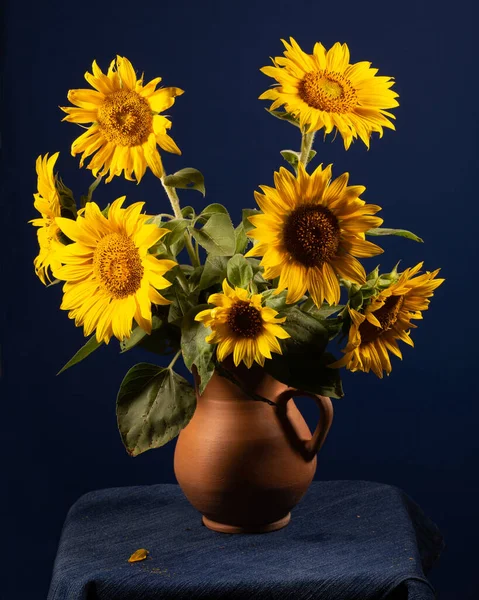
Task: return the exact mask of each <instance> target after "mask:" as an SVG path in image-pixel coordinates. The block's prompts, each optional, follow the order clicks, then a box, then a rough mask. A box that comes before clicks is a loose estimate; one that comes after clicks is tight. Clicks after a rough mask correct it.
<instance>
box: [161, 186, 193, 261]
mask: <svg viewBox="0 0 479 600" xmlns="http://www.w3.org/2000/svg"><path fill="white" fill-rule="evenodd" d="M161 183H162V185H163V188H164V190H165V192H166V195H167V196H168V199H169V201H170V204H171V208H172V209H173V213H174V215H175V217H176V218H177V219H182V218H183V214H182V212H181V207H180V199H179V198H178V194H177V193H176V190H175V188H174V187H170V186H169V185H165V175H163V177H162V178H161ZM184 235H185V246H186V251H187V252H188V256H189V257H190V260H191V264H192V265H193V266H194V267H199V266H200V261H199V260H198V257H197V256H196V252H195V249H194V248H193V244H192V242H191V234H190V233H189V232H187V231H185V234H184Z"/></svg>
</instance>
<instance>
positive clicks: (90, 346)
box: [57, 334, 103, 375]
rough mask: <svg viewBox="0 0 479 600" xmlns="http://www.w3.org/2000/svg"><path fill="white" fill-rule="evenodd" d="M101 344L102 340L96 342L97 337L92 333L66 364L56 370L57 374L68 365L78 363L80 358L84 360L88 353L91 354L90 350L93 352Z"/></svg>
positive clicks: (71, 365)
mask: <svg viewBox="0 0 479 600" xmlns="http://www.w3.org/2000/svg"><path fill="white" fill-rule="evenodd" d="M102 344H103V341H101V342H98V341H97V339H96V336H95V334H93V335H92V336H91V338H90V339H89V340H88V342H87V343H86V344H85V345H84V346H82V347H81V348H80V350H78V352H77V353H76V354H75V356H73V357H72V358H71V359H70V360H69V361H68V362H67V364H66V365H65V366H64V367H62V368H61V369H60V370H59V371H58V373H57V375H60V373H63V371H66V370H67V369H69V368H70V367H73V365H76V364H77V363H79V362H81V361H82V360H84V359H85V358H86V357H87V356H88V355H89V354H91V353H92V352H94V351H95V350H96V349H97V348H99V347H100V346H101V345H102Z"/></svg>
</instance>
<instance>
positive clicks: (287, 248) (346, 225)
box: [246, 163, 383, 307]
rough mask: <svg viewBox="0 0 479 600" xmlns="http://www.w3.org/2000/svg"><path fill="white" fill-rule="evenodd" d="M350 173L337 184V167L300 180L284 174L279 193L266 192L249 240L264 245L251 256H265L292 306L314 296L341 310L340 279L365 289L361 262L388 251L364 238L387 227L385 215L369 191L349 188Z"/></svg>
mask: <svg viewBox="0 0 479 600" xmlns="http://www.w3.org/2000/svg"><path fill="white" fill-rule="evenodd" d="M348 178H349V174H348V173H343V174H342V175H341V176H340V177H338V178H337V179H335V180H334V181H333V182H330V180H331V165H329V166H328V167H326V168H325V169H323V168H322V165H320V166H319V167H318V168H317V169H316V170H315V171H314V173H312V174H311V175H309V174H308V173H306V170H305V168H304V166H303V165H302V164H301V163H300V164H299V168H298V175H297V176H296V177H295V176H294V175H293V174H292V173H291V172H290V171H287V170H286V169H284V168H282V167H281V168H280V170H279V172H277V173H275V174H274V183H275V186H276V187H275V188H272V187H268V186H260V188H261V190H262V191H263V194H260V193H259V192H255V198H256V202H257V203H258V205H259V207H260V208H261V210H262V211H263V214H260V215H255V216H252V217H249V220H250V221H251V223H252V224H253V225H254V226H255V229H252V230H251V231H249V232H248V235H249V236H250V237H252V238H254V239H256V240H257V241H258V243H257V244H256V245H255V246H253V248H252V249H251V250H250V251H249V252H248V253H247V254H246V256H262V257H263V259H262V260H261V265H262V266H263V267H264V273H263V276H264V277H265V278H266V279H274V278H275V277H279V278H280V279H279V282H278V286H277V290H276V293H280V292H281V291H282V290H284V289H286V288H287V290H288V293H287V302H288V304H291V303H294V302H297V301H298V300H300V299H301V297H302V296H303V294H305V292H306V291H309V293H310V295H311V298H312V299H313V301H314V303H315V304H316V306H318V307H320V306H321V304H322V303H323V300H324V299H326V301H327V302H328V303H329V304H330V305H333V304H338V302H339V298H340V287H339V281H338V277H343V278H345V279H348V280H350V281H352V282H354V283H358V284H360V285H361V284H362V283H364V282H365V280H366V273H365V271H364V268H363V266H362V265H361V263H360V262H359V261H358V260H357V259H356V258H355V257H359V258H364V257H369V256H375V255H376V254H380V253H381V252H383V250H382V249H381V248H380V247H379V246H376V244H373V243H371V242H368V241H366V240H365V235H364V232H365V231H367V230H368V229H371V228H375V227H379V226H380V225H381V223H382V222H383V221H382V219H380V218H379V217H374V216H372V215H374V214H375V213H377V212H378V211H379V210H381V209H380V207H379V206H376V205H374V204H366V203H365V202H364V200H361V199H360V198H359V196H360V195H361V194H362V193H363V192H364V190H365V189H366V188H364V187H363V186H348V185H347V183H348Z"/></svg>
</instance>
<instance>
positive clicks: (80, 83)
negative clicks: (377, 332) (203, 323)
mask: <svg viewBox="0 0 479 600" xmlns="http://www.w3.org/2000/svg"><path fill="white" fill-rule="evenodd" d="M45 6H47V8H45ZM472 12H473V2H472V1H471V2H466V1H464V0H460V1H455V2H453V3H448V4H447V5H446V4H442V5H441V3H439V4H438V3H436V2H433V1H430V2H426V3H420V2H419V3H417V2H414V3H413V2H403V3H395V4H394V5H392V4H389V5H388V4H384V3H382V2H353V1H343V2H318V1H306V0H301V1H298V0H296V1H294V2H293V1H292V2H281V1H279V2H276V3H271V2H265V1H261V2H251V1H249V2H243V3H242V4H239V3H238V4H237V3H234V4H233V3H232V2H227V1H222V2H220V1H217V2H212V1H209V2H207V1H198V2H193V1H186V0H176V2H170V3H166V2H163V1H158V2H148V1H147V0H146V1H145V0H143V1H142V2H124V1H121V0H120V1H119V2H116V3H111V4H110V3H107V2H98V1H97V2H89V1H86V2H78V3H68V2H59V1H58V0H51V1H50V2H48V3H47V4H44V5H42V4H41V3H32V4H31V5H25V4H23V3H20V2H16V1H14V0H10V2H7V7H6V14H5V18H4V29H5V38H4V40H3V46H4V47H3V51H4V52H3V73H4V79H3V106H2V138H3V144H2V178H1V185H2V206H1V218H2V229H1V243H2V244H1V246H2V252H1V255H2V279H1V280H2V294H1V302H2V311H1V317H2V329H1V343H2V378H1V384H0V385H1V389H2V392H1V396H2V398H1V404H0V407H1V413H0V427H1V440H2V447H3V452H2V479H3V481H4V482H5V484H6V487H5V489H4V491H3V493H2V502H3V503H5V502H6V503H7V504H6V507H5V509H4V510H3V511H2V512H1V515H2V520H3V521H4V523H3V526H2V532H3V533H5V532H6V536H5V535H2V541H1V544H0V546H1V550H2V552H4V553H5V557H4V558H3V560H2V561H1V563H0V564H1V565H2V571H3V570H4V569H5V573H6V577H5V576H3V577H2V581H1V586H0V588H3V591H2V590H1V589H0V596H1V598H2V599H3V598H5V599H6V600H7V599H8V600H10V598H15V599H16V600H22V599H28V600H35V599H36V598H38V599H41V598H44V597H45V596H46V591H47V588H48V583H49V579H50V573H51V567H52V561H53V559H54V555H55V551H56V545H57V541H58V537H59V534H60V529H61V525H62V522H63V519H64V517H65V514H66V511H67V509H68V507H69V506H70V505H71V504H72V503H73V502H74V501H75V500H76V499H77V498H78V497H79V496H80V495H81V494H83V493H84V492H87V491H88V490H92V489H97V488H104V487H110V486H119V485H133V484H149V483H157V482H171V481H174V475H173V466H172V464H173V463H172V458H173V450H174V443H170V444H168V445H167V446H166V447H164V448H162V449H160V450H156V451H153V452H148V453H146V454H144V455H142V456H140V457H138V458H135V459H132V458H130V457H129V456H127V454H126V452H125V451H124V449H123V447H122V445H121V441H120V438H119V435H118V433H117V430H116V422H115V396H116V391H117V388H118V386H119V384H120V382H121V380H122V377H123V375H124V374H125V372H126V371H127V369H128V368H129V367H130V366H132V365H133V364H134V363H135V362H139V361H140V360H149V361H151V362H154V361H155V357H154V356H153V355H147V354H146V353H145V354H142V353H141V352H136V353H135V354H134V353H130V354H126V355H122V356H119V355H118V352H117V345H116V344H115V343H112V344H111V345H110V347H109V348H102V349H101V350H99V351H98V353H97V354H96V355H95V357H94V358H93V357H91V358H90V360H88V361H85V362H84V363H82V364H81V365H79V366H77V367H75V368H74V369H71V370H69V371H67V372H66V373H64V374H62V375H61V376H59V377H55V373H56V372H57V371H58V369H59V368H60V367H61V366H62V365H63V364H64V363H65V362H66V360H68V359H69V358H70V357H71V356H72V355H73V354H74V352H75V351H76V350H77V349H78V348H79V347H80V346H81V345H82V343H83V337H82V332H81V331H80V330H77V329H75V327H74V326H73V323H72V322H70V321H69V320H68V318H67V315H66V313H65V312H63V311H60V310H59V309H58V306H59V303H60V297H61V289H60V287H59V286H56V287H53V288H51V289H43V286H42V285H41V283H40V282H39V281H38V280H37V279H36V277H35V275H34V273H33V267H32V260H33V257H34V256H35V254H36V252H37V247H36V240H35V235H34V229H33V228H32V227H31V225H28V224H27V220H28V219H31V218H33V217H35V216H36V215H35V211H34V209H33V204H32V202H33V199H32V193H33V192H34V191H35V190H36V188H35V185H36V176H35V171H34V162H35V159H36V157H37V156H38V154H40V153H42V154H43V153H45V152H55V151H57V150H60V151H61V156H60V159H59V161H58V164H57V166H58V168H59V170H60V172H61V174H62V177H63V178H64V180H65V182H66V183H67V185H69V186H70V187H72V188H73V189H74V190H75V191H76V193H77V194H78V195H79V194H80V193H83V192H84V190H86V188H87V187H88V185H89V184H90V182H91V174H90V172H88V171H87V170H81V171H80V170H79V169H78V161H77V159H74V158H72V157H71V156H70V155H69V147H70V144H71V142H72V140H73V139H74V137H75V136H77V135H78V134H79V133H80V130H79V129H77V128H76V127H75V126H74V125H72V124H67V123H61V122H60V119H61V118H62V113H61V112H60V111H59V109H58V105H65V104H66V103H67V101H66V93H67V90H68V89H69V88H78V87H87V86H86V83H85V82H84V80H83V73H84V72H85V70H87V69H89V68H90V66H91V62H92V60H93V59H94V58H96V59H97V60H98V62H99V64H100V66H101V67H102V68H106V66H107V65H108V64H109V62H110V60H111V59H112V58H113V57H114V55H115V54H116V53H118V54H121V55H125V56H127V57H129V58H130V60H131V61H132V62H133V65H134V66H135V68H136V69H137V71H138V72H141V71H144V72H145V79H146V80H147V81H148V80H150V79H152V78H153V77H156V76H158V75H161V76H162V77H163V83H164V85H167V86H168V85H174V86H178V87H181V88H183V89H184V90H186V93H185V95H184V96H182V97H181V98H178V100H177V102H176V104H175V106H174V107H173V109H171V110H170V111H169V112H170V114H172V116H173V130H172V135H173V137H174V139H175V140H176V141H177V143H178V144H179V146H180V147H181V149H182V150H183V157H180V158H178V157H175V156H172V155H167V156H165V157H164V162H165V166H166V169H167V171H169V172H172V171H174V170H177V169H179V168H182V167H184V166H194V167H197V168H199V169H200V170H201V171H203V173H204V175H205V178H206V186H207V198H206V201H207V202H208V203H211V202H221V203H223V204H225V205H226V206H227V207H228V208H229V209H230V211H231V213H232V216H233V219H234V220H235V221H238V220H239V217H240V211H241V207H253V206H254V200H253V190H254V189H256V188H257V186H258V185H259V184H271V183H272V173H273V170H274V169H276V168H278V167H279V166H280V165H281V161H282V159H281V156H280V155H279V151H280V150H282V149H284V148H298V147H299V134H298V131H297V130H296V129H295V128H293V127H291V126H289V125H288V124H282V123H280V122H279V121H277V120H276V119H273V118H272V117H270V116H269V115H267V113H266V112H265V111H264V108H263V107H264V106H265V105H266V104H265V103H264V102H261V101H258V100H257V97H258V96H259V94H260V93H261V92H262V91H264V89H266V87H267V86H269V85H270V83H271V80H269V79H268V78H266V77H265V76H264V75H262V74H261V73H260V72H259V68H260V67H261V66H263V65H265V64H268V57H269V56H275V55H276V56H277V55H279V54H280V53H281V49H282V45H281V44H280V38H281V37H287V36H290V35H293V36H294V37H295V38H296V39H297V40H298V42H299V43H300V44H301V45H302V46H303V48H304V49H305V50H307V51H310V49H311V48H312V45H313V43H314V42H315V41H317V40H320V41H322V42H323V43H324V44H325V45H326V46H327V47H329V46H331V45H332V44H333V43H334V42H335V41H337V40H339V41H341V42H343V41H345V42H347V43H348V44H349V46H350V49H351V55H352V60H353V61H354V62H356V61H360V60H370V61H372V62H373V65H374V66H376V67H378V68H379V69H380V74H383V75H392V76H395V77H396V80H397V85H396V88H395V89H396V90H397V91H398V92H399V94H400V104H401V106H400V108H399V109H397V110H396V115H397V132H391V131H388V130H386V133H385V135H384V138H383V139H382V140H379V139H378V138H377V136H376V137H375V139H374V140H373V142H372V145H371V150H370V151H369V152H368V151H367V150H366V148H365V146H364V145H363V144H361V143H360V142H358V143H356V144H355V145H353V147H352V148H351V150H350V151H349V152H345V151H344V149H343V146H342V142H341V140H340V139H337V140H336V141H335V142H334V143H330V142H329V141H328V142H327V143H321V141H319V142H318V143H317V145H316V149H317V150H318V158H319V159H320V160H322V161H324V162H326V163H328V162H334V164H335V167H334V173H335V174H336V175H339V174H340V173H341V172H343V171H346V170H347V171H349V172H350V173H351V182H352V183H354V184H364V185H365V186H367V192H366V194H365V195H364V197H365V199H366V200H368V201H369V202H372V203H375V204H376V203H377V204H380V205H382V206H383V209H384V210H383V212H382V216H383V218H384V219H385V224H386V225H387V226H391V227H404V228H407V229H411V230H413V231H415V232H416V233H418V234H419V235H421V236H422V237H423V238H424V239H425V242H426V243H425V244H424V245H419V244H415V243H414V242H411V241H408V240H403V239H400V238H391V239H387V240H385V241H384V244H383V245H384V247H385V248H386V250H387V252H386V253H385V254H384V255H383V256H381V257H380V262H381V265H382V267H383V268H384V269H389V268H391V267H392V266H393V265H394V263H395V262H396V260H397V259H399V258H402V259H403V263H402V264H403V265H404V266H409V265H413V264H416V262H418V261H419V260H425V265H426V268H428V269H434V268H436V267H442V268H443V271H442V273H443V275H444V276H445V277H446V278H447V282H446V283H445V284H444V285H443V286H442V287H441V288H439V290H438V291H437V293H436V297H435V298H434V299H433V302H432V304H431V309H430V311H429V312H428V313H426V315H425V319H424V321H423V322H421V323H420V327H419V329H417V330H416V331H414V333H413V337H414V340H415V342H416V348H415V349H414V350H413V349H410V348H405V350H404V356H405V359H404V362H402V363H401V362H400V361H398V360H397V359H394V370H393V373H392V375H391V376H390V377H389V378H386V379H385V380H383V381H379V380H377V379H376V377H375V376H374V375H372V374H371V375H364V374H356V375H352V374H346V375H345V377H344V385H345V389H346V397H345V398H344V399H342V400H341V401H336V402H335V407H336V418H335V423H334V426H333V429H332V431H331V433H330V437H329V440H328V442H327V444H326V446H325V447H324V450H323V451H322V452H321V459H320V465H319V468H318V477H319V478H323V479H367V480H376V481H381V482H387V483H391V484H395V485H398V486H400V487H402V488H403V489H404V490H405V491H406V492H407V493H408V494H410V495H411V496H412V497H413V498H414V499H415V500H416V501H417V502H419V503H420V504H421V506H422V507H423V508H424V509H425V511H426V512H427V513H428V514H429V515H430V516H431V517H432V518H433V519H434V520H435V521H436V522H437V523H438V525H439V526H440V527H441V529H442V531H443V533H444V535H445V537H446V542H447V545H448V547H447V550H446V552H445V553H444V555H443V559H442V560H441V562H440V564H439V566H438V567H437V568H436V570H435V571H434V572H433V574H432V577H431V578H432V581H433V582H434V584H435V585H436V586H437V588H438V589H439V591H440V594H441V598H450V599H453V598H454V599H458V598H464V599H466V598H470V599H472V598H477V597H478V596H477V594H478V590H479V587H478V584H477V583H476V579H477V578H476V576H475V575H474V569H475V562H476V560H475V555H476V552H475V544H476V538H477V534H478V528H477V514H476V507H477V503H478V494H477V484H478V468H477V464H478V463H477V458H478V454H479V450H478V444H477V421H478V417H479V408H478V405H477V402H476V400H477V383H476V373H475V370H476V356H477V351H476V343H477V342H476V338H477V326H476V319H475V310H474V306H475V300H474V299H475V297H476V295H475V294H474V287H475V277H476V274H477V267H476V262H475V261H476V260H477V258H478V253H477V243H478V242H477V237H478V236H477V222H478V217H479V211H478V196H477V185H476V181H475V170H476V167H477V156H478V153H477V139H478V136H477V134H478V126H477V113H478V102H477V58H478V56H477V53H476V47H475V44H474V42H473V39H474V36H475V34H476V21H475V19H474V18H473V14H472ZM123 193H126V194H127V197H128V199H129V201H130V202H133V201H138V200H147V201H148V210H149V211H150V212H155V211H156V212H162V211H164V210H166V209H167V208H168V206H167V200H166V198H165V196H164V194H163V192H162V189H161V186H160V184H159V182H158V181H157V180H156V179H155V178H154V176H153V175H152V174H151V173H150V172H148V173H147V175H146V177H145V179H144V182H142V184H141V186H140V187H136V186H135V184H133V183H128V182H125V181H123V180H120V179H119V178H116V179H115V181H114V182H112V183H111V184H109V185H108V186H101V188H99V190H98V191H97V193H96V196H95V199H96V201H97V202H99V203H100V204H102V205H105V204H106V203H107V202H109V201H111V200H113V199H114V198H116V197H117V196H119V195H122V194H123ZM204 202H205V201H204V200H203V199H202V197H201V196H200V195H199V194H197V193H195V192H190V191H187V192H185V193H184V194H183V195H182V203H183V205H186V204H194V205H195V207H198V208H199V207H201V206H202V205H203V204H204ZM375 264H376V263H375V262H374V259H372V260H370V261H369V264H368V265H367V266H370V267H371V268H372V267H374V266H375ZM302 406H303V407H304V410H305V412H306V414H307V418H308V419H309V421H310V423H311V424H313V422H314V418H315V414H314V409H313V408H312V407H310V406H309V405H308V404H307V403H306V402H304V403H302ZM5 586H6V588H5ZM2 594H4V595H2Z"/></svg>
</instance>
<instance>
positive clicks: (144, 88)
mask: <svg viewBox="0 0 479 600" xmlns="http://www.w3.org/2000/svg"><path fill="white" fill-rule="evenodd" d="M85 79H86V80H87V82H88V83H89V84H90V85H91V86H92V88H94V89H78V90H70V91H69V92H68V100H69V101H70V102H71V103H72V104H73V105H74V106H68V107H61V109H62V110H63V111H64V112H66V113H67V116H66V117H65V118H64V119H63V120H64V121H70V122H72V123H78V124H90V125H89V127H88V128H87V130H86V131H85V133H83V134H82V135H80V136H79V137H78V138H77V139H76V140H75V141H74V142H73V144H72V149H71V151H72V155H73V156H75V155H77V154H81V155H82V156H81V159H80V166H81V167H82V166H83V164H84V161H85V159H86V158H88V157H90V156H92V155H93V156H92V158H91V160H90V162H89V164H88V167H87V168H88V169H91V171H92V172H93V175H94V176H95V177H97V176H98V174H100V175H107V174H108V173H109V175H108V178H107V179H106V182H107V183H108V182H109V181H111V180H112V179H113V177H114V176H115V175H121V174H122V172H123V173H124V176H125V178H126V179H128V180H130V181H134V179H133V177H132V176H133V175H135V177H136V180H137V182H138V183H139V182H140V181H141V179H142V177H143V175H144V174H145V171H146V168H147V167H149V168H150V169H151V170H152V171H153V173H154V174H155V175H156V176H157V177H161V176H162V175H163V165H162V162H161V157H160V154H159V153H158V150H157V144H158V145H159V146H160V148H162V149H163V150H166V151H167V152H173V153H175V154H181V151H180V149H179V148H178V146H177V145H176V143H175V142H174V141H173V139H172V138H171V137H170V136H169V135H168V130H169V129H170V128H171V121H169V120H168V119H167V118H166V117H164V116H163V115H161V114H159V113H161V112H163V111H165V110H167V109H168V108H170V107H171V106H172V105H173V104H174V102H175V98H176V96H180V95H181V94H183V90H180V89H179V88H176V87H167V88H160V89H156V86H157V85H158V84H159V83H160V82H161V77H157V78H156V79H153V80H152V81H150V82H149V83H148V84H146V85H143V76H142V77H141V78H137V76H136V73H135V70H134V69H133V66H132V64H131V63H130V61H129V60H128V59H127V58H124V57H122V56H117V57H116V59H115V60H113V61H112V62H111V64H110V67H109V69H108V72H107V73H103V72H102V70H101V69H100V68H99V67H98V65H97V64H96V62H95V61H94V62H93V66H92V73H89V72H87V73H85Z"/></svg>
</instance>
